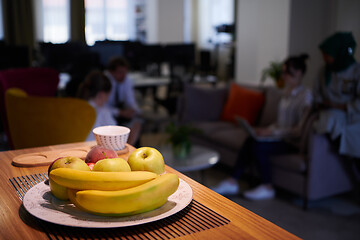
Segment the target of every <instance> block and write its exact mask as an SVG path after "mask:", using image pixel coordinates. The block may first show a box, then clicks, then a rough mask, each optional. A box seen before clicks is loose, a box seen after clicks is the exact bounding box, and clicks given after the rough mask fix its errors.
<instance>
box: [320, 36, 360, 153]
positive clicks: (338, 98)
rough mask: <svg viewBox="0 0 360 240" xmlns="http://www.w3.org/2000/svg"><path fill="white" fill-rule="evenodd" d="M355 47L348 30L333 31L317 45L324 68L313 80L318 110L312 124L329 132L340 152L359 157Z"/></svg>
mask: <svg viewBox="0 0 360 240" xmlns="http://www.w3.org/2000/svg"><path fill="white" fill-rule="evenodd" d="M355 46H356V42H355V40H354V38H353V36H352V34H351V33H350V32H339V33H335V34H333V35H332V36H330V37H328V38H327V39H325V40H324V41H323V42H322V43H321V44H320V46H319V47H320V50H321V52H322V54H323V59H324V61H325V68H324V69H323V71H322V73H321V75H320V78H318V81H316V83H315V89H314V94H315V102H316V104H317V107H318V109H319V111H320V112H319V119H318V120H317V121H316V122H315V125H314V126H315V130H316V131H317V132H318V133H320V134H323V133H325V134H328V135H329V137H330V138H331V140H333V142H334V143H336V145H338V147H339V153H340V154H342V155H344V156H348V157H351V158H360V148H359V146H360V64H359V63H357V62H356V60H355V59H354V52H355Z"/></svg>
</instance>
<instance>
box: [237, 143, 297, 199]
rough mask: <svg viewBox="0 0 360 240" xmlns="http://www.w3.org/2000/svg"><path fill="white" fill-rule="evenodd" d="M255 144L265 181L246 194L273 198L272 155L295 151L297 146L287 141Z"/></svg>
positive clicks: (260, 197) (255, 197) (250, 197)
mask: <svg viewBox="0 0 360 240" xmlns="http://www.w3.org/2000/svg"><path fill="white" fill-rule="evenodd" d="M253 146H254V148H253V152H254V155H255V158H256V160H257V162H258V164H259V172H260V174H261V177H262V182H263V183H262V184H261V185H260V186H258V187H256V188H255V189H253V190H250V191H246V192H245V193H244V196H245V197H246V198H248V199H251V200H263V199H271V198H273V197H274V196H275V190H274V189H273V187H272V184H271V163H270V157H271V156H273V155H278V154H286V153H289V152H293V151H295V148H294V147H292V146H291V145H289V144H287V143H285V142H255V144H254V145H253Z"/></svg>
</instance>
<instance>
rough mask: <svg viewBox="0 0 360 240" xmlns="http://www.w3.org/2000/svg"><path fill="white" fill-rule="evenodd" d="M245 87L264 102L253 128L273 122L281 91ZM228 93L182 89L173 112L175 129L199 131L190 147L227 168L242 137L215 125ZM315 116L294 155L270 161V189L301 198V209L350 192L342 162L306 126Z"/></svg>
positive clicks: (227, 127)
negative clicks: (210, 152)
mask: <svg viewBox="0 0 360 240" xmlns="http://www.w3.org/2000/svg"><path fill="white" fill-rule="evenodd" d="M245 87H248V88H250V89H253V90H257V91H261V92H263V93H264V96H265V103H264V105H263V107H262V109H261V111H260V113H259V116H258V120H257V122H256V126H267V125H269V124H271V123H272V122H274V121H275V119H276V113H277V110H276V109H277V106H278V102H279V100H280V97H281V91H280V90H279V89H277V88H274V87H249V86H245ZM228 92H229V89H228V88H226V87H225V88H202V87H196V86H191V85H189V86H185V89H184V96H183V97H182V98H181V100H180V101H179V106H178V109H179V119H180V122H181V123H183V124H191V125H192V126H194V127H196V128H199V129H201V130H202V134H196V135H193V136H192V142H193V143H194V144H199V145H202V146H206V147H209V148H211V149H214V150H216V151H218V152H219V153H220V162H221V163H223V164H225V165H227V166H230V167H233V166H234V164H235V162H236V158H237V155H238V153H239V150H240V149H241V147H242V145H243V143H244V140H245V139H246V137H247V136H248V135H247V133H246V132H245V131H244V130H243V129H242V128H240V127H239V126H238V125H236V124H233V123H230V122H224V121H221V120H220V116H221V112H222V110H223V107H224V104H225V102H226V99H227V95H228ZM316 116H317V115H316V113H313V114H310V115H309V117H308V119H307V121H306V122H305V125H304V126H303V131H302V132H303V134H302V136H301V139H299V142H298V145H299V146H300V150H299V152H298V153H296V154H290V155H280V156H275V157H273V158H272V172H273V174H272V176H273V184H274V185H275V186H277V187H280V188H283V189H286V190H288V191H291V192H293V193H295V194H298V195H300V196H302V197H304V199H305V200H306V201H305V203H307V200H316V199H320V198H324V197H328V196H332V195H335V194H339V193H343V192H346V191H350V190H351V189H353V186H354V183H353V182H352V181H351V178H350V177H349V176H350V175H349V172H348V171H347V170H346V166H345V165H346V164H345V160H344V158H343V157H341V156H340V155H339V154H338V153H337V152H336V150H335V149H334V147H333V146H332V145H331V144H330V141H329V140H328V139H327V137H326V136H325V135H319V134H316V133H314V131H313V128H312V125H313V122H314V120H316ZM305 205H306V204H305Z"/></svg>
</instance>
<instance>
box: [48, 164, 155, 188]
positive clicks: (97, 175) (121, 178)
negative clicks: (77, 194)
mask: <svg viewBox="0 0 360 240" xmlns="http://www.w3.org/2000/svg"><path fill="white" fill-rule="evenodd" d="M157 177H158V175H157V174H156V173H152V172H146V171H133V172H96V171H81V170H76V169H71V168H57V169H55V170H52V171H51V172H50V179H51V180H53V181H54V182H56V183H57V184H59V185H61V186H63V187H67V188H72V189H77V190H104V191H111V190H121V189H127V188H132V187H135V186H138V185H141V184H143V183H146V182H148V181H151V180H153V179H155V178H157Z"/></svg>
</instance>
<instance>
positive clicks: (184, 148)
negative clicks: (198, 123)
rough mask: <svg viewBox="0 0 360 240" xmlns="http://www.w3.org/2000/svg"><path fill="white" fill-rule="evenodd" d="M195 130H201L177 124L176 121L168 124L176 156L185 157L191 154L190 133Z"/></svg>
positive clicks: (178, 157) (170, 141) (167, 129)
mask: <svg viewBox="0 0 360 240" xmlns="http://www.w3.org/2000/svg"><path fill="white" fill-rule="evenodd" d="M195 132H199V130H198V129H196V128H193V127H190V126H187V125H180V126H176V125H175V124H174V123H170V124H169V125H168V126H167V128H166V133H168V134H169V138H168V142H169V143H170V144H171V147H172V150H173V154H174V156H175V158H177V159H184V158H186V157H187V156H188V155H189V153H190V150H191V146H192V144H191V141H190V134H192V133H195Z"/></svg>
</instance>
